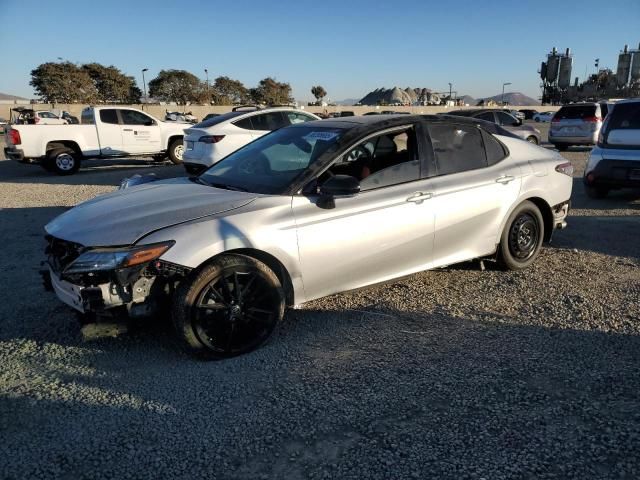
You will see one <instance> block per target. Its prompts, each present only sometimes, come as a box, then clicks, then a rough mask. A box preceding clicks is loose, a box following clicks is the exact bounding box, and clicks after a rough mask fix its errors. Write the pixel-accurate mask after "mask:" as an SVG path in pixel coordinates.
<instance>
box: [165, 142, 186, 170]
mask: <svg viewBox="0 0 640 480" xmlns="http://www.w3.org/2000/svg"><path fill="white" fill-rule="evenodd" d="M167 154H168V155H169V160H171V162H172V163H173V164H174V165H180V164H181V163H182V155H183V154H184V145H183V142H182V139H181V138H176V139H175V140H174V141H172V142H171V144H170V145H169V150H168V151H167Z"/></svg>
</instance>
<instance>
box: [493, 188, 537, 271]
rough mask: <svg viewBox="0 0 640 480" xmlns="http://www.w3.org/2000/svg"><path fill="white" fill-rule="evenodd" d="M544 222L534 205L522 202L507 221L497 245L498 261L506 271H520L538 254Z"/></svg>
mask: <svg viewBox="0 0 640 480" xmlns="http://www.w3.org/2000/svg"><path fill="white" fill-rule="evenodd" d="M543 240H544V220H543V218H542V213H541V212H540V209H539V208H538V206H537V205H536V204H534V203H533V202H530V201H528V200H527V201H524V202H522V203H521V204H520V205H518V206H517V207H516V208H515V209H514V210H513V212H511V215H509V218H508V220H507V223H506V226H505V228H504V230H503V232H502V236H501V237H500V244H499V245H498V261H499V262H500V263H501V264H502V266H503V267H505V268H506V269H508V270H522V269H524V268H527V267H528V266H529V265H531V264H532V263H533V262H534V261H535V259H536V258H537V257H538V255H539V254H540V250H541V249H542V242H543Z"/></svg>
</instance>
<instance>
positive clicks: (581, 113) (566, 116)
mask: <svg viewBox="0 0 640 480" xmlns="http://www.w3.org/2000/svg"><path fill="white" fill-rule="evenodd" d="M595 115H596V106H595V105H571V106H564V107H562V108H561V109H560V110H558V112H557V113H556V114H555V116H554V118H555V119H556V120H576V119H578V120H579V119H582V118H586V117H594V116H595Z"/></svg>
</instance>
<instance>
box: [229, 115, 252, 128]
mask: <svg viewBox="0 0 640 480" xmlns="http://www.w3.org/2000/svg"><path fill="white" fill-rule="evenodd" d="M233 124H234V125H235V126H236V127H238V128H242V129H244V130H253V129H254V128H253V123H252V122H251V117H247V118H243V119H242V120H238V121H236V122H233Z"/></svg>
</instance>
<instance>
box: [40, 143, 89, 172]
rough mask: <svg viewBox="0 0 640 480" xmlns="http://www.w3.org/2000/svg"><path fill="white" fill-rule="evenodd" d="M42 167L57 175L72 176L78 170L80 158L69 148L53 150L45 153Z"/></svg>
mask: <svg viewBox="0 0 640 480" xmlns="http://www.w3.org/2000/svg"><path fill="white" fill-rule="evenodd" d="M44 162H45V163H44V164H43V165H42V167H43V168H44V169H45V170H47V171H50V172H55V173H57V174H58V175H73V174H74V173H76V172H77V171H78V170H79V169H80V158H79V156H78V154H77V153H76V152H75V151H73V150H72V149H70V148H54V149H53V150H50V151H49V153H47V158H46V159H45V160H44Z"/></svg>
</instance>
